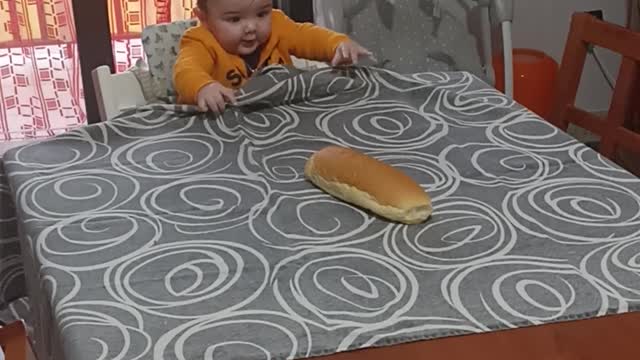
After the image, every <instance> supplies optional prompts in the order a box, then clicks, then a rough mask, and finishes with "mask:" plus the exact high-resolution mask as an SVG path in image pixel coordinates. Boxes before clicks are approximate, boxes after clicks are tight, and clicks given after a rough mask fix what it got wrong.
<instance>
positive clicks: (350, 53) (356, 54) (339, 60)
mask: <svg viewBox="0 0 640 360" xmlns="http://www.w3.org/2000/svg"><path fill="white" fill-rule="evenodd" d="M361 56H372V54H371V51H369V50H367V49H365V48H363V47H362V46H360V45H359V44H358V43H356V42H353V41H345V42H343V43H341V44H340V45H338V48H337V49H336V53H335V55H334V56H333V60H332V61H331V66H338V65H351V64H357V63H358V59H359V58H360V57H361Z"/></svg>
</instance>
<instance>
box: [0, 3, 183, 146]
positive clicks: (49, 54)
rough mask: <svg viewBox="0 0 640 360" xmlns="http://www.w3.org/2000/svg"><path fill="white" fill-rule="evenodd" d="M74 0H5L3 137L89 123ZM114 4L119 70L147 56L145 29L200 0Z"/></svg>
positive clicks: (0, 26)
mask: <svg viewBox="0 0 640 360" xmlns="http://www.w3.org/2000/svg"><path fill="white" fill-rule="evenodd" d="M91 1H99V0H91ZM71 2H72V0H0V140H11V139H21V138H37V137H48V136H52V135H54V134H58V133H61V132H64V131H66V130H68V129H71V128H74V127H77V126H79V125H82V124H84V123H85V122H86V116H85V111H84V95H83V91H82V77H81V72H80V65H79V61H78V49H77V45H76V42H75V41H76V36H75V31H76V30H75V25H74V21H73V11H72V4H71ZM107 3H108V9H109V17H110V19H111V34H112V38H113V44H112V46H113V52H114V61H115V64H116V70H117V71H124V70H126V69H127V68H129V67H130V66H131V64H132V63H133V62H135V60H137V59H139V58H141V57H142V56H143V51H142V43H141V41H140V39H139V35H140V32H141V31H142V29H143V28H144V27H145V26H147V25H150V24H155V23H163V22H169V21H173V20H176V19H184V18H188V17H191V15H192V9H193V4H195V0H107Z"/></svg>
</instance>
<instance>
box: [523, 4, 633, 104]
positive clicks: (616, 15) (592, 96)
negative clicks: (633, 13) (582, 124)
mask: <svg viewBox="0 0 640 360" xmlns="http://www.w3.org/2000/svg"><path fill="white" fill-rule="evenodd" d="M514 1H515V4H516V6H515V20H514V25H513V41H514V47H523V48H535V49H538V50H542V51H544V52H546V53H547V54H549V55H550V56H552V57H553V58H554V59H556V61H558V63H560V61H561V60H562V53H563V50H564V45H565V42H566V39H567V34H568V32H569V27H570V18H571V14H572V13H574V12H576V11H588V10H597V9H602V10H603V11H604V19H605V20H607V21H610V22H614V23H617V24H620V25H625V23H626V19H627V15H626V2H625V1H624V0H514ZM597 52H598V54H599V55H600V59H601V60H602V62H603V63H604V65H605V67H606V68H607V69H608V72H609V73H610V74H611V76H612V77H613V79H614V81H615V79H616V77H617V75H618V68H619V66H620V58H619V57H618V56H616V55H613V54H611V53H609V52H608V51H605V50H603V49H599V50H597ZM611 94H612V91H611V89H610V88H609V85H608V84H607V82H606V80H605V79H604V77H603V76H602V74H601V72H600V70H599V69H598V67H597V66H596V62H595V61H594V60H593V58H592V57H591V56H589V58H588V59H587V64H586V66H585V72H584V74H583V76H582V83H581V84H580V91H579V93H578V99H577V105H578V106H579V107H581V108H583V109H585V110H589V111H606V110H607V109H608V107H609V103H610V101H611Z"/></svg>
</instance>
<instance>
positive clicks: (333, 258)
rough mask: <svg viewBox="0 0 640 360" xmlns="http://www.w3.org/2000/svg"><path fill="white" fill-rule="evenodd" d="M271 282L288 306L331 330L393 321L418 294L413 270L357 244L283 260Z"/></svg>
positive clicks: (277, 295)
mask: <svg viewBox="0 0 640 360" xmlns="http://www.w3.org/2000/svg"><path fill="white" fill-rule="evenodd" d="M271 282H272V283H273V292H274V295H275V296H276V298H277V299H278V303H279V304H280V305H281V306H282V307H283V308H284V309H286V310H287V311H288V312H289V313H291V314H292V315H294V316H297V317H300V318H304V319H305V321H306V322H308V323H309V324H313V325H314V326H318V327H321V328H323V329H326V330H336V329H340V328H344V327H364V326H366V325H374V324H376V325H378V326H379V325H380V324H383V323H389V322H393V321H394V320H397V319H398V318H399V317H401V316H402V315H404V314H405V313H407V312H408V311H409V310H410V309H411V308H412V307H413V306H414V305H415V303H416V299H417V297H418V293H417V291H418V280H417V279H416V278H415V275H414V274H413V273H412V272H411V271H410V270H409V269H407V268H406V267H405V266H402V264H400V263H399V262H396V261H395V260H393V259H389V258H387V257H385V256H382V255H378V254H375V253H371V252H367V251H364V250H358V249H355V248H345V247H342V248H336V249H326V250H323V249H317V250H316V249H312V250H305V251H302V252H300V253H299V254H296V255H293V256H291V257H289V258H285V259H284V260H282V261H281V262H280V263H279V264H278V265H277V266H276V267H275V268H274V270H273V275H272V279H271Z"/></svg>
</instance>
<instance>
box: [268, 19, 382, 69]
mask: <svg viewBox="0 0 640 360" xmlns="http://www.w3.org/2000/svg"><path fill="white" fill-rule="evenodd" d="M273 22H274V26H280V27H282V34H283V36H284V39H285V41H286V45H287V47H288V48H289V51H290V52H291V54H292V55H294V56H296V57H299V58H303V59H308V60H315V61H322V62H330V63H331V64H332V65H339V64H344V63H352V62H357V60H358V57H359V56H363V55H367V56H370V55H371V53H370V52H369V51H368V50H366V49H364V48H363V47H361V46H360V45H358V44H357V43H355V42H353V41H351V39H349V37H348V36H347V35H345V34H341V33H338V32H335V31H331V30H329V29H326V28H323V27H320V26H317V25H315V24H312V23H297V22H295V21H293V20H291V19H290V18H289V17H287V16H286V15H284V13H282V12H280V11H274V18H273Z"/></svg>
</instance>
